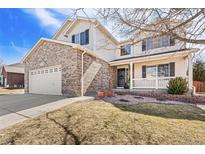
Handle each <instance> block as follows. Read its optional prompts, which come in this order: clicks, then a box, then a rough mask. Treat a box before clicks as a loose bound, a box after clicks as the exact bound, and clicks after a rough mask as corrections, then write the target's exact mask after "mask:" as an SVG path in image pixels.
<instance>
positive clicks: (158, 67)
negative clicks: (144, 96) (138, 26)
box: [23, 17, 198, 96]
mask: <svg viewBox="0 0 205 154" xmlns="http://www.w3.org/2000/svg"><path fill="white" fill-rule="evenodd" d="M141 37H143V38H144V39H143V40H142V41H139V42H138V43H136V44H133V43H132V42H130V41H124V42H119V41H118V40H117V39H115V38H114V37H113V36H112V34H111V33H110V32H109V31H108V30H106V28H105V27H104V26H103V25H102V24H101V23H99V22H98V21H97V20H96V19H90V18H89V19H88V18H83V17H77V18H76V19H74V20H67V21H66V22H65V23H64V24H63V26H62V27H61V28H60V29H59V30H58V32H57V33H56V34H55V36H54V37H53V38H52V39H45V38H41V39H40V40H39V41H38V42H37V44H36V45H35V46H34V47H33V48H32V49H31V51H30V52H29V53H28V54H27V55H26V56H25V58H24V59H23V62H24V63H25V65H26V70H25V91H26V92H27V93H40V94H57V95H61V94H63V95H68V96H79V95H84V94H90V93H95V92H96V91H97V90H98V89H100V88H103V89H110V88H123V87H124V85H125V83H127V84H128V85H129V88H130V89H131V90H135V89H137V90H142V89H143V90H144V89H152V90H153V89H159V90H161V89H166V88H167V87H166V86H167V83H168V81H169V79H171V78H174V77H178V76H181V77H183V78H186V79H187V81H188V86H189V89H190V90H191V89H192V54H193V53H195V52H197V51H198V50H197V49H186V44H185V43H183V42H180V41H177V40H175V39H173V38H171V37H169V36H162V37H151V36H150V35H148V34H147V35H144V36H143V35H142V36H139V38H141Z"/></svg>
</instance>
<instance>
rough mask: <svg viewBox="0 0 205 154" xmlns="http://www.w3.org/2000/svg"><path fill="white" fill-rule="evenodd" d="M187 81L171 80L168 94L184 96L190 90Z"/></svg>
mask: <svg viewBox="0 0 205 154" xmlns="http://www.w3.org/2000/svg"><path fill="white" fill-rule="evenodd" d="M187 84H188V83H187V81H186V79H183V78H182V77H176V78H174V79H170V80H169V83H168V86H167V88H168V93H169V94H178V95H181V94H184V93H185V92H187V90H188V86H187Z"/></svg>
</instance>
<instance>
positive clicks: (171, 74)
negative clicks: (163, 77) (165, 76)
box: [169, 62, 175, 76]
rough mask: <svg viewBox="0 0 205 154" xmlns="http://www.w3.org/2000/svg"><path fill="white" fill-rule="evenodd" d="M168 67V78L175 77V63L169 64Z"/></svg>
mask: <svg viewBox="0 0 205 154" xmlns="http://www.w3.org/2000/svg"><path fill="white" fill-rule="evenodd" d="M169 67H170V76H175V63H174V62H173V63H169Z"/></svg>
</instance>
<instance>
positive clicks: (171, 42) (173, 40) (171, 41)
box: [170, 37, 175, 46]
mask: <svg viewBox="0 0 205 154" xmlns="http://www.w3.org/2000/svg"><path fill="white" fill-rule="evenodd" d="M174 45H175V39H174V38H173V37H170V46H174Z"/></svg>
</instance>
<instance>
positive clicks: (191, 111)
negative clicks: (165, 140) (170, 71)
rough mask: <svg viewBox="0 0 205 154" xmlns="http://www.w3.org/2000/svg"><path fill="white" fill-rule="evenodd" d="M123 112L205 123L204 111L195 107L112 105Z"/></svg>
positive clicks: (142, 104)
mask: <svg viewBox="0 0 205 154" xmlns="http://www.w3.org/2000/svg"><path fill="white" fill-rule="evenodd" d="M113 105H114V106H115V107H117V108H120V109H121V110H123V111H128V112H135V113H140V114H144V115H150V116H158V117H162V118H171V119H186V120H201V121H205V110H202V109H201V108H199V107H197V106H195V105H188V104H187V105H186V104H185V105H181V104H180V105H179V104H159V103H141V104H132V105H127V104H126V105H125V104H113Z"/></svg>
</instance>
